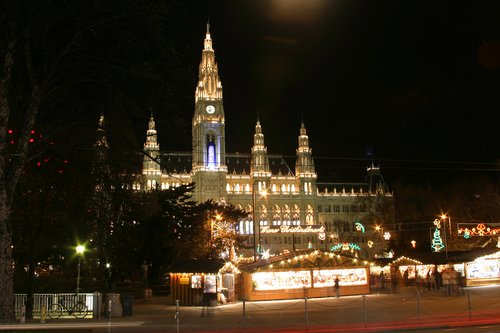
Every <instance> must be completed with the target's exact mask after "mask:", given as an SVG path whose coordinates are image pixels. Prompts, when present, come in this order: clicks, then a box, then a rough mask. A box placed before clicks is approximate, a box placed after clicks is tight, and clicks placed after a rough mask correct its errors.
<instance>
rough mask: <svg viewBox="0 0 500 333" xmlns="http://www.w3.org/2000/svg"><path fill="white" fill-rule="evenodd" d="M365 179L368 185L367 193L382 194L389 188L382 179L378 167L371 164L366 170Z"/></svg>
mask: <svg viewBox="0 0 500 333" xmlns="http://www.w3.org/2000/svg"><path fill="white" fill-rule="evenodd" d="M366 178H367V183H368V191H369V192H370V193H373V194H384V193H388V192H389V188H388V186H387V184H386V183H385V181H384V177H382V173H381V172H380V167H379V166H375V165H374V164H373V161H372V164H371V166H370V167H368V168H366Z"/></svg>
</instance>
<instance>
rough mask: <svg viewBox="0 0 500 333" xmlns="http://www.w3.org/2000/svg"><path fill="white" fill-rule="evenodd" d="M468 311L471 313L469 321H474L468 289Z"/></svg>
mask: <svg viewBox="0 0 500 333" xmlns="http://www.w3.org/2000/svg"><path fill="white" fill-rule="evenodd" d="M467 310H468V311H469V320H472V306H471V303H470V290H469V289H467Z"/></svg>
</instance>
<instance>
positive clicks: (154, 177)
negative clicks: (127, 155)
mask: <svg viewBox="0 0 500 333" xmlns="http://www.w3.org/2000/svg"><path fill="white" fill-rule="evenodd" d="M143 152H144V160H143V162H142V175H143V176H144V185H143V187H142V188H143V189H145V190H151V189H155V188H158V187H159V186H160V179H161V168H160V145H159V144H158V138H157V134H156V128H155V121H154V118H153V114H151V117H150V118H149V125H148V130H147V132H146V143H145V144H144V149H143Z"/></svg>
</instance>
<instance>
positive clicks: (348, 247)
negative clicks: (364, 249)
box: [330, 243, 361, 251]
mask: <svg viewBox="0 0 500 333" xmlns="http://www.w3.org/2000/svg"><path fill="white" fill-rule="evenodd" d="M330 250H331V251H338V250H343V251H348V250H358V251H360V250H361V247H360V246H359V245H358V244H354V243H338V244H335V245H332V246H331V247H330Z"/></svg>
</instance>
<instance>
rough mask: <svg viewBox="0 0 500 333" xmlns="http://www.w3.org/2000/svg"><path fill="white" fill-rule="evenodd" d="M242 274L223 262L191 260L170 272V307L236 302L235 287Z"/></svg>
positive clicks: (233, 266)
mask: <svg viewBox="0 0 500 333" xmlns="http://www.w3.org/2000/svg"><path fill="white" fill-rule="evenodd" d="M238 274H239V271H238V269H237V268H236V266H235V265H233V264H232V263H230V262H224V261H222V260H212V259H206V260H188V261H182V262H178V263H176V264H174V265H173V266H172V267H171V269H170V273H169V276H170V295H169V297H170V300H169V303H170V304H176V300H179V305H183V306H186V305H188V306H189V305H195V306H203V305H216V304H217V303H226V302H231V301H234V300H236V299H237V295H236V290H235V285H236V276H237V275H238Z"/></svg>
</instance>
